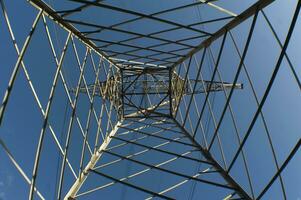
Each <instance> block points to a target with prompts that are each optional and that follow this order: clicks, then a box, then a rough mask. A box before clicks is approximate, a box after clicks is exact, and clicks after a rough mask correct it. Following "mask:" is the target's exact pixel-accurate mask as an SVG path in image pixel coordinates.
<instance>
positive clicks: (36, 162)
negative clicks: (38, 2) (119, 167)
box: [29, 32, 71, 199]
mask: <svg viewBox="0 0 301 200" xmlns="http://www.w3.org/2000/svg"><path fill="white" fill-rule="evenodd" d="M70 37H71V32H69V34H68V37H67V39H66V42H65V45H64V48H63V52H62V54H61V58H60V62H59V64H58V65H57V70H56V72H55V75H54V79H53V83H52V87H51V90H50V94H49V98H48V102H47V106H46V111H45V115H44V122H43V126H42V129H41V133H40V138H39V143H38V147H37V151H36V157H35V163H34V167H33V172H32V180H31V186H30V192H29V199H33V192H34V186H35V181H36V176H37V172H38V167H39V161H40V156H41V150H42V146H43V141H44V136H45V133H46V128H47V124H48V117H49V112H50V109H51V105H52V102H53V96H54V93H55V89H56V86H57V81H58V78H59V74H60V71H61V68H62V64H63V61H64V58H65V55H66V52H67V47H68V44H69V40H70Z"/></svg>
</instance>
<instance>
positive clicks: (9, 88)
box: [0, 1, 43, 125]
mask: <svg viewBox="0 0 301 200" xmlns="http://www.w3.org/2000/svg"><path fill="white" fill-rule="evenodd" d="M1 7H2V8H3V2H2V1H1ZM3 11H4V10H3ZM42 13H43V10H42V9H40V11H39V13H38V14H37V16H36V18H35V20H34V22H33V24H32V26H31V29H30V32H29V34H28V36H27V38H26V40H25V42H24V45H23V47H22V49H21V52H20V54H19V56H18V59H17V62H16V64H15V66H14V70H13V72H12V74H11V77H10V79H9V83H8V86H7V89H6V91H5V94H4V97H3V100H2V104H1V107H0V125H1V123H2V120H3V116H4V111H5V108H6V105H7V102H8V99H9V97H10V94H11V91H12V88H13V86H14V83H15V80H16V77H17V74H18V71H19V69H20V66H21V63H22V62H23V57H24V55H25V52H26V50H27V47H28V45H29V43H30V41H31V38H32V36H33V33H34V31H35V30H36V27H37V24H38V22H39V20H40V18H41V16H42ZM4 15H5V16H6V13H5V11H4ZM9 29H10V31H11V28H10V26H9ZM14 42H15V41H14Z"/></svg>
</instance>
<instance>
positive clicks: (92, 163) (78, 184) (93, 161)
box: [64, 121, 122, 200]
mask: <svg viewBox="0 0 301 200" xmlns="http://www.w3.org/2000/svg"><path fill="white" fill-rule="evenodd" d="M121 125H122V121H120V122H118V123H117V124H116V125H115V127H114V128H113V130H112V131H111V132H110V133H109V134H108V136H107V137H106V139H105V140H104V142H103V143H102V145H100V147H99V148H98V149H97V151H95V152H94V154H93V155H92V157H91V160H90V162H89V163H88V164H87V166H86V167H85V168H84V170H83V171H82V172H81V174H80V176H79V177H78V178H77V180H76V181H75V183H74V184H73V185H72V187H71V188H70V190H69V192H68V193H67V194H66V196H65V198H64V200H69V198H74V197H75V196H76V194H77V192H78V191H79V189H80V188H81V186H82V184H83V183H84V182H85V180H86V179H87V177H88V174H89V171H90V170H92V169H93V168H94V166H95V165H96V163H97V161H98V160H99V159H100V157H101V155H102V154H103V152H102V150H104V149H106V148H107V146H108V145H109V144H110V142H111V140H112V136H114V135H115V134H116V132H117V130H118V128H119V126H121Z"/></svg>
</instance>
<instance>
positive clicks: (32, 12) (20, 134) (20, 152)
mask: <svg viewBox="0 0 301 200" xmlns="http://www.w3.org/2000/svg"><path fill="white" fill-rule="evenodd" d="M4 2H5V4H6V6H7V11H8V15H9V18H10V20H11V25H12V28H13V31H14V34H15V37H16V40H17V44H18V45H19V48H21V46H22V44H23V42H24V41H25V38H26V36H27V34H28V32H29V29H30V27H31V24H32V22H33V20H34V18H35V16H36V14H37V13H38V12H37V10H36V9H35V8H34V7H32V6H31V5H30V4H29V3H27V2H26V1H7V0H6V1H4ZM185 2H189V1H185ZM48 3H50V5H53V6H54V7H55V8H58V9H59V8H61V9H62V8H64V7H65V6H66V5H68V4H67V3H65V2H61V1H60V2H58V1H50V2H49V1H48ZM107 3H111V4H114V5H116V6H123V7H125V8H131V9H133V10H136V11H141V12H146V11H147V12H151V11H152V10H156V9H158V8H159V7H160V8H162V9H164V8H167V7H168V6H169V5H170V3H173V4H174V6H176V5H180V4H181V2H180V1H179V2H171V1H158V2H157V1H156V2H152V1H145V2H143V3H145V5H146V6H145V7H141V6H140V5H141V4H139V3H141V2H135V1H133V2H131V3H130V2H124V1H107ZM252 3H253V1H247V0H246V1H238V0H231V1H223V2H219V4H218V5H221V6H225V7H226V8H229V9H232V11H233V12H237V13H239V12H241V11H242V10H244V9H246V8H247V7H248V6H250V5H251V4H252ZM296 3H297V1H296V0H289V1H285V0H278V1H276V2H274V3H273V4H271V5H270V6H269V7H267V8H266V9H264V12H265V13H266V14H267V16H268V17H269V19H270V20H271V23H272V24H273V26H274V28H275V30H276V31H277V34H278V35H279V37H280V40H281V42H282V43H283V42H284V40H285V37H286V34H287V29H288V27H289V25H290V21H291V18H292V15H293V12H294V9H295V6H296ZM59 5H60V6H61V7H58V6H59ZM238 5H239V6H238ZM108 15H109V13H106V12H103V13H99V12H97V10H93V9H92V11H91V13H84V14H83V16H82V17H86V19H89V20H93V21H94V22H97V21H98V20H99V21H100V22H102V23H108V24H111V23H112V24H113V23H114V22H118V21H122V20H124V19H126V18H127V17H130V16H124V15H120V16H118V15H117V14H116V16H115V17H112V18H110V17H108ZM216 15H217V14H216V13H215V12H213V11H212V12H211V10H209V9H208V10H207V11H206V10H205V9H203V10H202V9H201V17H202V18H205V19H206V17H211V16H216ZM183 16H185V17H183ZM162 17H166V18H167V19H177V20H179V22H182V21H185V20H188V19H187V18H189V20H190V21H194V20H199V17H200V16H198V15H197V13H191V12H189V11H186V12H185V11H183V12H180V13H178V14H175V15H174V16H172V15H166V16H162ZM47 20H48V19H47ZM251 20H252V19H251V18H250V19H248V20H247V21H245V22H244V23H242V24H240V25H239V26H238V27H236V28H235V29H234V30H233V31H232V34H233V36H234V38H235V40H236V42H237V44H238V47H239V50H240V52H242V51H243V47H244V45H245V41H246V37H247V34H248V30H249V27H250V24H251ZM41 22H42V21H40V22H39V24H38V26H37V31H36V33H35V34H34V37H33V39H32V42H31V44H30V46H29V49H30V51H28V52H27V53H26V54H25V57H24V62H25V64H26V66H27V68H28V71H29V73H30V75H31V79H32V82H33V84H34V86H35V88H36V90H37V93H38V95H39V98H40V100H41V103H42V106H43V107H44V108H45V107H46V104H47V100H48V95H49V91H50V87H51V81H52V79H53V76H54V73H55V67H54V66H55V61H54V59H53V58H52V55H51V51H50V50H49V45H48V43H47V37H46V34H45V31H44V27H43V24H42V23H41ZM48 24H49V27H50V32H51V34H52V37H53V38H54V45H55V49H56V53H57V54H58V55H60V52H61V49H62V47H63V44H64V42H65V40H66V37H67V34H66V32H65V31H64V30H63V29H61V28H59V27H57V26H56V28H54V26H55V25H54V24H53V23H52V22H51V21H49V20H48ZM150 24H151V23H149V24H144V23H139V24H138V29H137V31H149V29H150V27H151V26H150ZM219 26H221V24H215V25H212V26H208V27H206V26H205V27H204V28H205V29H206V30H207V31H210V30H215V29H216V27H219ZM0 27H1V29H0V34H1V37H0V44H1V46H0V60H1V68H0V80H1V81H0V98H1V99H2V97H3V95H4V92H5V89H6V87H7V83H8V81H9V77H10V74H11V72H12V68H13V66H14V64H15V62H16V52H15V50H14V48H13V45H12V42H11V40H10V37H9V33H8V31H7V27H6V24H5V21H4V18H3V15H2V14H1V15H0ZM123 28H127V29H130V30H133V29H134V28H135V26H134V24H132V25H131V24H130V25H128V26H127V27H123ZM157 28H160V27H157ZM179 34H183V36H185V33H184V32H183V33H179ZM300 34H301V20H300V19H299V20H298V21H297V24H296V28H295V31H294V33H293V36H292V38H291V42H290V45H289V47H288V49H287V54H288V55H289V58H290V59H291V62H292V64H293V66H294V68H295V70H296V72H297V75H298V76H299V78H300V76H301V69H300V67H298V66H300V65H301V60H300V56H299V54H300V53H299V52H300V47H301V39H300V37H299V36H300ZM119 36H120V35H119ZM107 37H111V39H114V38H115V39H116V37H118V35H115V34H112V35H109V36H108V35H107ZM124 37H125V36H124ZM168 37H170V38H172V37H173V36H172V34H170V35H168ZM117 39H122V38H117ZM140 42H141V44H143V41H140ZM144 42H145V43H144V44H146V43H147V42H150V41H144ZM194 42H195V43H197V41H194ZM75 43H76V45H77V48H78V51H79V52H78V53H79V58H80V60H81V61H82V60H83V59H84V56H85V47H84V46H83V45H82V44H81V43H80V42H79V41H78V40H75ZM198 43H199V41H198ZM220 45H221V38H219V39H218V40H216V41H215V42H214V43H212V45H211V50H212V53H213V57H214V59H215V60H216V59H217V55H218V51H219V47H220ZM69 48H70V51H68V52H67V55H66V60H65V62H64V67H63V71H64V74H65V76H66V81H67V84H68V86H69V87H71V88H72V87H75V86H76V84H77V81H78V75H79V69H78V67H77V62H76V58H75V57H74V56H73V54H72V47H71V45H70V46H69ZM116 48H117V47H116ZM162 50H165V49H164V48H163V49H162ZM279 53H280V48H279V46H278V44H277V43H276V41H275V40H274V39H273V37H272V33H271V32H270V30H269V28H268V26H267V23H266V22H265V21H264V18H263V15H262V14H261V13H260V14H259V16H258V20H257V23H256V26H255V29H254V35H253V38H252V41H251V44H250V47H249V50H248V53H247V56H246V59H245V65H246V68H247V69H248V71H249V73H250V77H251V79H252V81H253V83H254V88H255V91H256V93H257V95H258V99H259V101H260V100H261V98H262V95H263V93H264V91H265V89H266V87H267V83H268V80H269V79H270V77H271V73H272V71H273V69H274V67H275V64H276V62H277V59H278V57H279ZM201 55H202V51H201V52H198V53H197V54H196V58H197V60H198V62H200V58H201ZM92 57H93V61H94V62H95V63H98V62H99V58H98V57H97V55H96V54H92ZM185 63H186V64H187V63H188V61H185ZM238 64H239V57H238V55H237V52H236V51H235V48H234V46H233V43H232V41H231V38H230V37H229V35H228V37H227V39H226V42H225V50H224V51H223V53H222V56H221V61H220V67H219V71H220V74H221V76H222V78H223V80H224V81H228V82H232V81H233V78H234V73H235V72H236V69H237V66H238ZM105 65H106V69H108V63H105ZM212 68H213V61H212V58H211V57H210V56H209V54H206V57H205V61H204V68H203V69H202V73H203V77H204V79H207V80H208V79H210V78H211V75H212ZM197 69H198V66H197V65H196V64H195V63H194V62H193V63H192V64H191V69H190V71H189V77H190V78H194V77H195V76H196V72H197ZM84 75H85V77H86V79H87V82H88V83H91V82H93V81H94V79H95V75H94V71H93V65H92V60H91V58H88V59H87V69H86V71H85V73H84ZM180 75H181V76H184V71H181V72H180ZM105 78H106V76H105V73H104V71H101V72H100V77H99V79H100V80H105ZM216 79H218V77H216ZM238 82H239V83H243V84H244V89H243V90H237V91H235V92H234V94H233V96H232V99H231V104H232V109H233V111H234V114H235V116H236V120H237V125H238V130H239V133H240V136H241V137H243V136H244V134H245V132H246V129H247V127H248V125H249V124H250V121H251V119H252V117H253V115H254V112H255V111H256V108H257V106H256V101H255V99H254V96H253V94H252V90H251V85H250V84H249V82H248V80H247V76H246V73H245V72H244V71H242V72H241V74H240V76H239V78H238ZM72 98H74V95H73V96H72ZM189 98H190V97H189V96H187V97H185V99H186V101H187V102H188V101H189ZM54 99H55V100H54V104H53V107H52V109H51V112H50V119H49V121H50V123H51V124H52V125H53V129H54V130H55V132H57V133H58V137H59V140H60V141H61V143H62V144H64V140H65V138H66V135H65V133H66V131H67V128H68V121H69V117H70V115H71V110H70V106H69V107H68V108H67V109H66V104H68V101H67V96H66V94H65V92H64V88H63V86H62V82H61V80H59V84H58V88H57V91H56V93H55V97H54ZM204 99H205V96H204V95H202V94H200V95H197V96H196V102H197V105H198V108H196V107H195V106H194V105H192V106H191V113H190V115H189V116H190V117H191V120H192V124H196V121H197V113H196V109H201V106H202V102H204ZM209 101H210V103H211V104H212V106H213V110H214V115H215V117H216V120H217V121H218V119H219V117H220V115H221V112H222V109H223V107H224V104H225V101H226V100H225V96H224V94H223V93H216V94H212V95H210V98H209ZM300 102H301V96H300V88H299V87H298V85H297V84H296V81H295V79H294V78H293V76H292V73H291V70H290V69H289V66H288V63H287V60H285V59H284V60H283V62H282V64H281V67H280V70H279V72H278V75H277V77H276V80H275V83H274V85H273V87H272V89H271V92H270V94H269V96H268V98H267V101H266V103H265V105H264V107H263V113H264V116H265V119H266V122H267V125H268V128H269V131H270V133H271V137H272V141H273V144H274V148H275V151H276V155H277V159H278V162H279V164H280V165H281V164H282V163H283V162H284V160H285V159H286V157H287V156H288V154H289V152H290V150H291V149H292V148H293V146H294V145H295V144H296V142H297V141H298V140H299V139H300V131H299V130H301V124H300V122H299V121H300V120H299V119H300V113H301V104H300ZM78 105H79V106H78V111H77V115H78V117H79V119H80V121H81V123H82V125H83V127H84V126H85V124H86V116H87V113H88V109H89V99H88V97H87V96H86V95H84V94H80V98H79V102H78ZM101 105H102V101H101V99H100V98H97V99H96V101H95V105H94V108H95V112H96V114H97V115H98V114H99V113H100V112H101ZM183 108H184V105H183V103H182V104H181V110H182V111H183ZM178 119H179V118H178ZM106 121H107V115H105V116H104V118H103V125H102V127H103V129H104V130H105V129H106ZM207 121H208V122H207ZM202 122H203V123H204V124H206V122H207V123H208V125H207V130H206V131H207V132H208V137H209V138H211V137H212V134H213V132H214V124H213V119H212V118H211V117H210V113H209V110H208V106H206V108H205V114H204V116H203V121H202ZM41 126H42V115H41V113H40V111H39V109H38V107H37V105H36V103H35V102H34V99H33V97H32V94H31V91H30V88H29V86H28V84H27V81H26V79H25V76H24V72H23V71H22V70H21V71H20V73H19V74H18V76H17V79H16V83H15V86H14V88H13V91H12V95H11V97H10V100H9V104H8V107H7V111H6V113H5V117H4V121H3V124H2V125H1V126H0V138H1V139H2V140H3V141H4V142H5V143H6V144H7V146H8V148H9V149H10V151H11V152H12V154H13V155H14V157H15V159H16V160H17V161H18V163H19V164H20V166H22V169H23V170H24V171H25V173H26V174H27V175H28V176H29V177H30V178H31V173H32V167H33V161H34V155H35V153H34V152H35V150H36V145H37V141H38V135H39V134H40V129H41ZM186 129H187V130H190V127H189V125H188V123H186ZM96 130H97V122H96V120H95V119H94V118H92V120H91V128H90V131H91V132H96ZM121 131H122V130H120V132H121ZM148 131H149V132H152V131H155V129H154V130H151V129H148ZM63 133H64V134H63ZM219 133H220V135H221V140H222V143H223V147H224V151H225V154H226V160H227V163H228V164H229V162H230V161H231V159H232V157H233V155H234V153H235V151H236V149H237V148H238V144H237V141H236V140H234V138H235V135H234V127H233V123H232V121H231V118H230V113H229V110H228V111H227V112H226V115H225V119H224V120H223V123H222V125H221V128H220V131H219ZM50 134H51V133H50V131H49V129H47V131H46V137H45V146H44V147H43V150H42V155H43V156H42V160H41V167H40V171H39V174H40V175H39V178H38V181H37V184H38V187H39V188H40V191H41V192H42V193H43V194H44V196H45V197H46V199H54V198H55V195H54V191H55V188H54V184H53V183H54V182H55V180H57V166H58V164H59V161H58V149H57V147H56V146H55V144H54V142H53V139H52V138H51V135H50ZM80 134H81V133H80V131H79V127H78V124H77V123H74V129H73V138H72V145H71V147H70V152H72V153H70V160H71V162H72V163H74V166H76V167H75V171H76V173H78V168H79V166H78V163H79V159H80V153H81V145H82V139H81V135H80ZM167 134H175V133H167ZM174 136H176V134H175V135H174ZM131 137H132V138H135V137H137V136H136V135H133V136H128V138H127V139H132V138H131ZM169 137H171V136H170V135H169ZM93 140H94V138H93V137H92V135H91V136H90V138H89V141H93ZM197 140H199V141H200V142H202V141H201V132H200V131H199V132H198V133H197ZM145 142H146V144H152V143H155V142H158V141H152V140H148V141H145ZM112 145H114V144H112ZM216 145H217V144H214V145H213V150H212V154H213V155H214V156H215V158H216V159H217V160H218V162H220V163H222V161H221V157H220V152H219V150H218V148H217V146H216ZM79 147H80V148H79ZM170 148H171V149H173V150H175V149H177V147H176V146H172V147H170ZM0 149H1V150H0V200H6V199H27V198H28V197H27V194H28V189H29V186H28V184H27V183H26V182H25V181H24V179H23V178H22V177H21V176H20V175H19V173H18V172H17V170H16V169H15V168H14V166H13V165H12V163H11V161H10V160H9V159H8V157H7V155H6V154H5V152H4V151H3V148H0ZM138 150H140V148H137V147H131V146H129V147H127V148H124V149H121V150H119V151H117V152H119V153H124V155H127V154H129V153H131V152H135V151H138ZM183 151H184V149H183ZM245 152H246V157H247V159H248V165H249V168H250V174H251V176H252V181H253V185H254V191H255V194H259V193H260V191H261V190H262V189H263V187H264V186H265V185H266V184H267V182H268V181H269V179H270V178H271V177H272V176H273V175H274V174H275V173H276V168H275V164H274V161H273V159H272V153H271V150H270V147H269V145H268V139H267V137H266V135H265V132H264V126H263V123H262V120H261V119H260V118H258V120H257V121H256V124H255V126H254V128H253V130H252V132H251V135H250V138H249V139H248V141H247V143H246V145H245ZM146 158H147V159H149V160H148V161H150V162H154V160H152V159H153V157H152V155H146ZM164 158H166V157H164V156H157V157H156V159H161V160H163V159H164ZM110 159H112V157H107V158H106V157H104V161H105V160H107V161H108V160H110ZM104 161H103V162H104ZM86 162H87V160H86ZM300 163H301V156H300V150H299V152H298V153H297V154H296V156H295V157H294V158H293V159H292V161H291V162H290V163H289V165H288V166H287V168H286V169H285V170H284V171H283V173H282V176H283V180H284V183H285V186H286V187H285V189H286V193H287V197H288V199H292V200H297V199H298V198H299V199H300V198H301V192H300V189H299V188H300V187H301V173H299V171H300V170H299V169H300V167H301V164H300ZM185 165H186V164H185V163H184V162H179V163H177V165H176V166H178V167H179V169H180V168H181V167H182V168H183V167H187V168H189V169H187V171H193V170H195V168H196V167H197V166H195V165H191V166H185ZM140 167H141V166H137V165H132V164H128V163H127V162H124V163H123V164H120V165H116V166H114V167H112V168H110V169H109V168H108V170H107V171H104V172H108V173H110V172H112V171H114V172H115V173H116V174H115V175H116V176H118V177H123V176H125V175H126V174H127V173H129V172H134V171H135V170H139V169H140ZM170 167H171V166H170ZM118 170H120V171H118ZM66 173H67V175H66V180H65V182H66V185H67V186H66V187H65V188H64V190H63V192H65V191H66V190H67V188H68V187H69V186H70V185H71V184H72V182H73V179H72V174H71V172H70V170H66ZM41 174H43V175H41ZM231 175H232V176H233V177H234V178H237V180H238V182H239V183H240V184H242V186H243V187H245V188H247V189H246V190H247V191H249V189H248V184H247V179H246V174H245V172H244V169H243V165H242V159H241V157H239V159H238V162H237V164H236V165H234V167H233V170H232V172H231ZM96 177H98V176H95V177H94V176H92V177H91V180H89V182H88V183H87V186H85V187H89V186H92V185H93V184H95V183H106V182H107V181H108V180H106V179H97V178H96ZM147 177H148V178H152V177H155V176H152V174H148V176H147ZM160 178H161V179H160ZM173 178H174V177H172V176H169V175H166V176H164V177H159V178H157V179H154V180H152V181H151V182H146V181H145V179H142V180H141V179H139V178H138V179H137V180H136V179H135V181H134V182H133V183H137V184H138V183H141V184H147V185H148V186H149V187H150V188H153V189H154V190H160V189H163V188H164V186H165V185H164V184H166V183H163V181H162V180H164V179H165V180H168V181H171V182H172V181H178V180H180V179H179V178H178V177H177V178H174V179H173ZM161 184H162V185H161ZM117 186H118V185H117ZM119 186H120V185H119ZM114 187H116V186H114ZM114 187H112V188H110V189H107V190H105V191H104V193H103V194H102V195H103V197H105V198H110V199H122V197H121V194H124V193H126V195H127V196H125V197H126V198H128V199H140V198H143V197H145V194H143V193H141V192H138V191H137V190H133V189H130V188H128V189H125V188H126V187H124V186H123V187H118V188H117V189H115V190H114ZM185 187H187V188H186V191H190V190H189V189H190V187H192V184H191V183H190V184H187V185H185ZM196 188H197V189H196V190H195V195H194V196H193V199H199V197H200V196H201V195H205V194H204V193H203V191H209V192H210V191H211V192H212V191H214V189H212V188H206V186H201V185H197V187H196ZM206 189H207V190H206ZM112 191H113V194H112ZM114 191H118V192H114ZM125 191H126V192H125ZM170 194H171V195H174V196H176V197H177V198H179V199H186V198H187V196H188V194H187V193H185V194H184V193H180V192H176V191H175V192H174V193H170ZM106 195H108V196H106ZM97 197H98V196H97ZM97 197H95V196H91V197H90V198H92V199H93V198H97ZM88 198H89V196H87V199H88ZM203 198H204V199H215V198H212V197H211V198H210V196H203ZM83 199H84V198H83ZM263 199H283V198H282V196H281V188H280V184H279V180H277V181H276V182H275V183H274V184H273V186H272V187H271V188H270V190H269V191H268V192H267V193H266V195H265V196H264V197H263Z"/></svg>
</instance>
